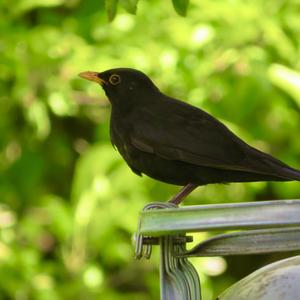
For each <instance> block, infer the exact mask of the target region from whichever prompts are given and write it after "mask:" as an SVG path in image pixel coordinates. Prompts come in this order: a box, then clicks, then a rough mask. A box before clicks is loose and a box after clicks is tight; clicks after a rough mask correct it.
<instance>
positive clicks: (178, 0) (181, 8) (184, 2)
mask: <svg viewBox="0 0 300 300" xmlns="http://www.w3.org/2000/svg"><path fill="white" fill-rule="evenodd" d="M172 3H173V6H174V8H175V10H176V12H177V13H178V14H179V15H181V16H185V15H186V12H187V8H188V5H189V0H172Z"/></svg>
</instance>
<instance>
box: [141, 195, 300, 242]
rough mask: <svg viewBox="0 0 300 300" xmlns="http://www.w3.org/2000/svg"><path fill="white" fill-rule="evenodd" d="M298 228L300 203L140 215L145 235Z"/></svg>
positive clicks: (182, 209) (193, 208) (205, 207)
mask: <svg viewBox="0 0 300 300" xmlns="http://www.w3.org/2000/svg"><path fill="white" fill-rule="evenodd" d="M295 226H300V200H274V201H265V202H249V203H237V204H235V203H233V204H232V203H230V204H216V205H199V206H189V207H180V208H166V209H153V210H145V211H143V212H142V213H141V216H140V233H141V234H142V235H144V236H163V235H170V234H171V235H172V234H178V233H186V232H199V231H211V230H220V229H222V230H232V229H254V228H261V229H263V228H272V227H273V228H274V227H295Z"/></svg>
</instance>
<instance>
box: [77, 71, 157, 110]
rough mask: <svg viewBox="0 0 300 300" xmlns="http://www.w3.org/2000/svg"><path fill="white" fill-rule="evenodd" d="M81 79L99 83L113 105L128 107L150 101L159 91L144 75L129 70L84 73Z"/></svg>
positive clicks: (81, 74)
mask: <svg viewBox="0 0 300 300" xmlns="http://www.w3.org/2000/svg"><path fill="white" fill-rule="evenodd" d="M79 76H80V77H82V78H84V79H87V80H90V81H94V82H97V83H99V84H100V85H101V86H102V88H103V89H104V91H105V93H106V95H107V97H108V99H109V101H110V102H111V103H112V105H117V106H119V107H120V106H122V107H124V106H128V105H132V104H135V103H136V102H137V101H138V102H145V101H150V100H151V98H152V97H151V96H152V95H153V93H157V92H158V91H159V90H158V88H157V87H156V86H155V85H154V83H153V82H152V81H151V79H150V78H149V77H147V76H146V75H145V74H144V73H142V72H140V71H138V70H135V69H129V68H117V69H110V70H107V71H104V72H90V71H88V72H82V73H80V74H79Z"/></svg>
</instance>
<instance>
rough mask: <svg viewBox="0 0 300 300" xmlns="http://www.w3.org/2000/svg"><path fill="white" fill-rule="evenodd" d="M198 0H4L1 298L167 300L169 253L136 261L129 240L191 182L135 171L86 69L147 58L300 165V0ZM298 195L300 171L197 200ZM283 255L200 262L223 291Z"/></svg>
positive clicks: (236, 126)
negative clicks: (295, 178)
mask: <svg viewBox="0 0 300 300" xmlns="http://www.w3.org/2000/svg"><path fill="white" fill-rule="evenodd" d="M187 4H188V1H185V0H173V1H158V0H148V1H145V0H144V1H139V3H137V0H120V1H119V2H118V1H117V0H107V1H101V0H99V1H93V0H86V1H83V0H19V1H16V2H14V3H12V2H11V1H9V0H3V1H1V4H0V54H1V60H0V91H1V92H0V93H1V94H0V113H1V118H0V197H1V204H0V299H16V300H27V299H39V300H40V299H42V300H47V299H51V300H55V299H66V300H67V299H73V300H74V299H107V300H109V299H114V300H119V299H120V300H121V299H122V300H123V299H124V300H125V299H131V300H134V299H145V300H147V299H158V298H159V285H158V275H159V273H158V264H159V259H158V254H157V253H156V252H155V253H154V255H153V258H152V259H151V260H150V261H135V260H134V259H133V247H132V245H131V241H130V239H131V236H132V234H133V233H134V231H135V230H136V225H137V219H138V214H139V211H140V210H141V209H142V207H143V206H144V205H145V204H146V203H148V202H151V201H157V200H162V201H165V200H166V199H168V198H169V197H171V195H173V194H174V193H175V192H176V191H177V190H178V187H174V186H170V185H166V184H163V183H159V182H156V181H154V180H152V179H149V178H146V177H143V178H139V177H137V176H135V175H134V174H132V173H131V171H130V170H129V168H128V167H127V166H126V165H125V163H124V162H123V161H122V159H121V158H120V156H119V155H118V153H117V152H116V151H114V150H113V148H112V147H111V145H110V141H109V136H108V123H109V113H110V110H109V105H108V102H107V100H106V98H105V96H104V94H103V92H102V91H101V89H99V87H98V86H97V85H94V84H91V83H89V82H85V81H83V80H81V79H79V78H78V76H77V74H78V73H79V72H81V71H86V70H95V71H102V70H105V69H108V68H112V67H118V66H127V67H133V68H137V69H140V70H142V71H144V72H146V73H147V74H148V75H150V76H151V78H152V79H153V80H154V81H155V82H156V83H157V85H158V86H159V87H160V88H161V89H162V90H163V91H164V92H166V93H167V94H169V95H173V96H176V97H178V98H182V99H184V100H185V101H187V102H189V103H191V104H193V105H196V106H199V107H201V108H203V109H205V110H207V111H209V112H210V113H212V114H213V115H214V116H216V117H217V118H219V119H221V120H222V121H223V122H225V123H226V124H227V125H228V126H229V127H230V128H231V129H232V130H233V131H234V132H236V133H237V134H238V135H240V136H241V137H242V138H243V139H245V140H246V141H247V142H249V143H250V144H252V145H253V146H256V147H258V148H260V149H262V150H264V151H267V152H269V153H271V154H273V155H275V156H276V157H278V158H280V159H282V160H284V161H285V162H287V163H289V164H291V165H293V166H295V167H298V168H299V167H300V155H299V154H300V138H299V128H300V114H299V112H300V73H299V71H300V59H299V57H300V39H299V36H300V27H299V14H300V2H299V1H298V0H290V1H271V0H252V1H243V0H236V1H231V0H216V1H209V0H201V1H200V0H199V1H196V0H194V1H190V3H189V6H187ZM172 5H173V6H172ZM136 8H137V14H136V15H133V14H132V13H135V12H136ZM174 8H175V9H174ZM186 11H187V15H186V17H183V16H180V15H185V13H186ZM176 12H177V13H176ZM178 13H179V14H178ZM108 20H110V21H111V22H109V21H108ZM299 196H300V185H299V183H297V182H290V183H248V184H231V185H211V186H207V187H202V188H199V189H198V190H197V191H195V192H194V193H193V194H192V195H191V196H190V197H189V199H188V200H187V201H186V202H185V205H190V204H201V203H220V202H241V201H254V200H262V199H264V200H270V199H283V198H299ZM205 237H206V235H203V234H202V235H201V236H200V237H197V239H200V238H205ZM279 257H281V256H279V255H268V256H259V257H257V256H247V257H238V258H228V259H227V260H224V259H223V258H218V257H217V258H207V259H193V263H194V265H195V266H196V268H197V269H198V271H199V272H200V276H201V280H202V290H203V294H204V299H211V298H212V297H215V296H216V295H217V294H218V293H220V292H221V291H222V290H224V289H225V288H226V287H227V286H229V285H230V284H231V283H233V282H235V281H236V280H238V279H239V278H241V277H243V276H245V275H247V274H249V273H250V272H251V271H253V270H254V269H256V268H258V267H259V266H262V265H263V264H266V263H268V262H270V261H272V260H274V259H278V258H279Z"/></svg>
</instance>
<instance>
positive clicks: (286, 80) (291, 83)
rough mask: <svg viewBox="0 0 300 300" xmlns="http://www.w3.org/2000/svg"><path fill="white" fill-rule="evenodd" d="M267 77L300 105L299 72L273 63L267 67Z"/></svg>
mask: <svg viewBox="0 0 300 300" xmlns="http://www.w3.org/2000/svg"><path fill="white" fill-rule="evenodd" d="M269 77H270V79H271V81H272V82H273V83H274V84H275V85H277V86H278V87H280V88H281V89H283V90H284V91H285V92H287V93H288V94H289V95H290V96H291V97H292V98H293V99H294V100H295V101H296V102H297V104H298V105H299V106H300V72H297V71H296V70H293V69H291V68H288V67H285V66H283V65H279V64H273V65H271V67H270V68H269Z"/></svg>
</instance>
